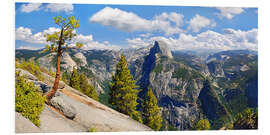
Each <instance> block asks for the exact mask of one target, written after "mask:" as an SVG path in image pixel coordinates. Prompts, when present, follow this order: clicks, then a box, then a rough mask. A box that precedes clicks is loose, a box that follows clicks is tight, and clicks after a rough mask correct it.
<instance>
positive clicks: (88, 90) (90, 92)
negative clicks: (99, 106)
mask: <svg viewBox="0 0 270 135" xmlns="http://www.w3.org/2000/svg"><path fill="white" fill-rule="evenodd" d="M79 80H80V90H81V92H82V93H84V94H85V95H87V96H88V97H90V98H93V99H94V100H97V101H98V94H97V92H96V90H95V88H94V87H93V86H92V85H90V84H89V83H88V81H87V79H86V77H85V76H84V74H80V77H79Z"/></svg>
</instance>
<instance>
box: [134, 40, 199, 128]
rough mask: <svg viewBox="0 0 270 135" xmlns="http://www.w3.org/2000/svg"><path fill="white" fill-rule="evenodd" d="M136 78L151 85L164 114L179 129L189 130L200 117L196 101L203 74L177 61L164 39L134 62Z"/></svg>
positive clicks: (146, 86) (142, 93) (143, 83)
mask: <svg viewBox="0 0 270 135" xmlns="http://www.w3.org/2000/svg"><path fill="white" fill-rule="evenodd" d="M131 67H132V68H131V69H133V70H134V71H133V73H134V76H135V79H136V80H137V82H138V85H139V86H140V88H141V89H142V91H141V92H140V93H139V96H140V97H141V98H142V97H143V96H144V94H145V92H146V90H147V88H148V87H150V88H152V89H153V92H154V94H155V96H156V98H157V99H158V104H159V106H161V107H162V111H163V117H164V120H165V121H168V123H170V124H171V125H173V126H175V127H177V128H178V129H188V128H190V127H191V126H192V122H193V121H195V119H196V118H197V117H198V115H199V113H198V110H199V109H198V107H197V104H196V101H197V98H198V96H199V93H200V90H201V88H202V86H203V79H204V78H203V76H202V75H201V74H200V73H199V72H197V71H196V70H194V69H192V68H190V67H189V66H187V65H185V64H183V63H180V62H177V61H175V60H174V59H173V57H172V54H171V52H170V50H169V48H168V46H166V44H165V43H164V42H161V43H160V41H156V42H155V44H154V46H153V47H152V48H151V49H150V51H149V54H148V55H146V56H145V57H144V58H142V59H137V60H136V62H135V63H134V65H131Z"/></svg>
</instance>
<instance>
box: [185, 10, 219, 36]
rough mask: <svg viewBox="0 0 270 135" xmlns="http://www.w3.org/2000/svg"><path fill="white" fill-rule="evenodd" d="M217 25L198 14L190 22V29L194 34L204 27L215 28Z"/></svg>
mask: <svg viewBox="0 0 270 135" xmlns="http://www.w3.org/2000/svg"><path fill="white" fill-rule="evenodd" d="M215 26H216V23H215V22H214V21H211V20H209V19H208V18H206V17H203V16H200V15H198V14H196V15H195V16H194V17H193V18H192V19H191V20H190V21H189V26H188V29H191V30H192V31H193V32H199V31H200V30H201V29H202V28H204V27H215Z"/></svg>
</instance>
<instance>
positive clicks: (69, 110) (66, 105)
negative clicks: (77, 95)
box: [50, 92, 77, 119]
mask: <svg viewBox="0 0 270 135" xmlns="http://www.w3.org/2000/svg"><path fill="white" fill-rule="evenodd" d="M71 102H73V101H71V100H70V99H69V98H67V97H66V96H65V95H63V94H61V93H60V92H56V93H55V96H54V97H53V98H52V99H51V101H50V103H51V105H52V106H53V107H54V108H56V109H58V110H59V111H60V112H62V113H63V114H64V115H65V116H66V117H67V118H69V119H73V118H74V117H75V115H76V114H77V111H76V109H75V108H74V107H73V106H72V105H71Z"/></svg>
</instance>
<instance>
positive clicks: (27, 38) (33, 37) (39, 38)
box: [15, 27, 120, 50]
mask: <svg viewBox="0 0 270 135" xmlns="http://www.w3.org/2000/svg"><path fill="white" fill-rule="evenodd" d="M56 31H60V29H59V28H54V27H50V28H48V29H46V30H43V31H42V32H37V33H35V34H33V33H32V30H31V29H30V28H25V27H19V28H17V29H16V30H15V38H16V40H20V41H23V42H26V43H32V44H44V45H45V44H48V43H47V42H46V38H45V37H44V35H45V34H52V33H54V32H56ZM75 32H76V31H75ZM76 42H80V43H83V44H84V46H83V48H82V49H86V50H89V49H120V47H118V46H116V45H111V44H110V43H109V42H108V41H104V42H103V43H100V42H98V41H94V39H93V35H91V34H90V35H82V34H77V36H76V37H74V39H73V40H72V41H71V45H70V46H75V43H76ZM19 48H20V49H31V50H32V49H34V48H35V47H30V46H21V47H19Z"/></svg>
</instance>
